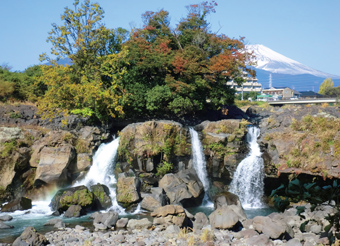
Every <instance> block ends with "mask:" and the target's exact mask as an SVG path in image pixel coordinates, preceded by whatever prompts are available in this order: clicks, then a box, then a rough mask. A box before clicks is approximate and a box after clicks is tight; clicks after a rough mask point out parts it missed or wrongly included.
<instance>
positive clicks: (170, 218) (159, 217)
mask: <svg viewBox="0 0 340 246" xmlns="http://www.w3.org/2000/svg"><path fill="white" fill-rule="evenodd" d="M151 216H153V217H155V218H154V220H153V223H154V224H155V225H166V226H167V225H172V224H173V225H177V226H179V227H183V226H187V225H188V223H189V219H188V217H187V215H186V213H185V210H184V208H183V207H182V206H179V205H166V206H163V207H159V208H157V209H155V211H153V212H152V213H151Z"/></svg>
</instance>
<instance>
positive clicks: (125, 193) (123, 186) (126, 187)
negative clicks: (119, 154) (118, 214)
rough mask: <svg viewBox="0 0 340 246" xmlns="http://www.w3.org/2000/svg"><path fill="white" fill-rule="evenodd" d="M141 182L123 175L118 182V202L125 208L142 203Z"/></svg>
mask: <svg viewBox="0 0 340 246" xmlns="http://www.w3.org/2000/svg"><path fill="white" fill-rule="evenodd" d="M139 192H140V181H139V179H138V178H137V177H134V176H133V177H127V175H126V174H125V173H121V174H120V175H119V177H118V181H117V202H118V203H119V204H121V205H122V206H123V207H129V206H130V205H131V204H134V203H137V202H139V201H140V193H139Z"/></svg>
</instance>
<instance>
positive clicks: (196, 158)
mask: <svg viewBox="0 0 340 246" xmlns="http://www.w3.org/2000/svg"><path fill="white" fill-rule="evenodd" d="M189 130H190V136H191V150H192V157H193V164H194V168H195V171H196V173H197V175H198V178H199V179H200V180H201V182H202V184H203V188H204V192H205V194H204V198H203V202H202V205H204V206H213V205H214V204H213V203H212V202H210V201H209V197H208V191H209V180H208V174H207V164H206V161H205V157H204V153H203V146H202V144H201V141H200V140H199V138H198V133H197V132H196V131H195V130H194V129H193V128H189Z"/></svg>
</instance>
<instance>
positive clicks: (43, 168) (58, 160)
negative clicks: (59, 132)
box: [34, 144, 76, 187]
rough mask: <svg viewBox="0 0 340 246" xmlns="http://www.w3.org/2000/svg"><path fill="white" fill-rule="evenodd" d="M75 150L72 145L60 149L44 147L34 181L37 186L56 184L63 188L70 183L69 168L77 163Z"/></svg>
mask: <svg viewBox="0 0 340 246" xmlns="http://www.w3.org/2000/svg"><path fill="white" fill-rule="evenodd" d="M75 157H76V153H75V149H74V147H73V146H72V145H70V144H64V145H61V146H60V147H44V148H43V149H42V150H41V153H40V161H39V164H38V167H37V171H36V176H35V180H34V185H35V186H38V187H39V186H40V185H44V184H56V185H58V186H62V185H65V184H67V183H68V181H69V180H68V179H69V173H68V171H69V170H68V167H69V165H70V164H71V162H74V161H75Z"/></svg>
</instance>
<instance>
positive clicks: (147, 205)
mask: <svg viewBox="0 0 340 246" xmlns="http://www.w3.org/2000/svg"><path fill="white" fill-rule="evenodd" d="M140 206H141V208H142V209H145V210H148V211H154V210H155V209H156V208H159V207H161V206H162V204H161V203H160V202H159V201H157V200H156V199H155V198H153V197H152V196H150V195H148V196H146V197H144V198H143V200H142V202H141V204H140Z"/></svg>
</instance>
